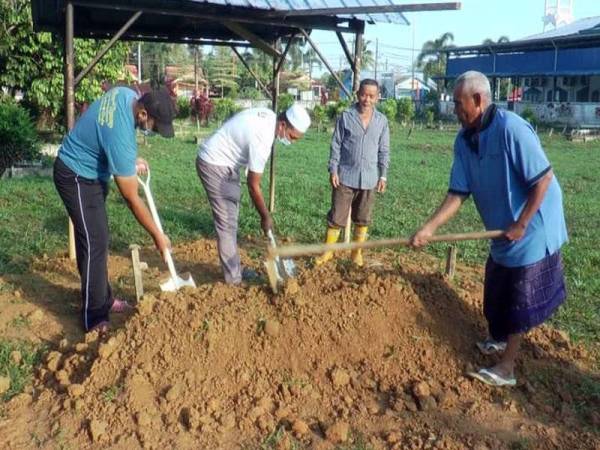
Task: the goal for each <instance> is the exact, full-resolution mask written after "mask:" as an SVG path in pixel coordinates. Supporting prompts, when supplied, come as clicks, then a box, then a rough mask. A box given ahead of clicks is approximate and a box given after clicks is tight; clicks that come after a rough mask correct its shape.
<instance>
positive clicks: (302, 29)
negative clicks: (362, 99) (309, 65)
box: [300, 28, 352, 98]
mask: <svg viewBox="0 0 600 450" xmlns="http://www.w3.org/2000/svg"><path fill="white" fill-rule="evenodd" d="M300 32H301V33H302V35H303V36H304V38H305V39H306V40H307V41H308V43H309V44H310V46H311V47H312V49H313V50H314V51H315V53H316V54H317V56H318V57H319V58H320V59H321V61H323V64H325V67H327V70H329V73H330V74H331V76H332V77H333V78H334V79H335V81H336V82H337V84H338V85H339V86H340V87H341V88H342V90H343V91H344V92H345V93H346V95H347V96H348V98H352V93H351V92H350V91H349V90H348V88H347V87H346V86H345V85H344V83H342V80H340V77H339V76H338V75H337V73H335V70H333V67H331V64H329V61H327V59H325V57H324V56H323V54H322V53H321V51H320V50H319V47H317V44H315V43H314V41H313V40H312V39H311V38H310V36H309V35H308V33H307V32H306V30H305V29H304V28H300Z"/></svg>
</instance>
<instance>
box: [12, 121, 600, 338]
mask: <svg viewBox="0 0 600 450" xmlns="http://www.w3.org/2000/svg"><path fill="white" fill-rule="evenodd" d="M329 139H330V135H329V134H327V133H317V132H315V131H311V132H309V133H308V135H307V136H306V138H305V139H303V140H302V141H301V142H299V143H297V144H295V145H293V146H291V147H287V148H283V149H281V148H278V150H280V151H278V152H277V158H276V160H277V163H276V169H277V181H276V186H277V201H276V212H275V214H274V220H275V224H276V229H277V232H278V234H279V235H281V236H286V235H287V236H291V237H293V238H294V239H295V240H296V241H300V242H315V241H320V240H321V239H322V238H323V234H324V229H325V214H326V213H327V210H328V208H329V202H330V188H329V184H328V175H327V159H328V156H329V150H328V145H329ZM453 139H454V133H453V132H449V131H431V130H423V131H419V130H415V131H414V132H413V133H412V135H411V136H410V138H409V139H407V130H406V129H403V128H398V129H396V130H395V131H394V132H393V135H392V155H391V158H392V162H391V168H390V172H389V174H388V183H389V189H388V192H386V193H385V194H384V195H381V196H380V197H379V199H378V203H377V206H376V210H375V219H374V224H373V227H372V228H371V237H372V238H383V237H395V236H408V235H409V234H410V233H411V232H412V231H414V230H415V228H416V227H417V226H418V225H419V224H420V223H421V222H422V221H423V220H425V219H426V218H427V217H428V215H429V214H430V213H431V212H432V210H433V209H434V208H435V207H436V206H437V204H438V203H439V201H440V200H441V199H442V198H443V196H444V195H445V192H446V186H447V179H448V171H449V168H450V164H451V161H452V142H453ZM542 140H543V143H544V147H545V149H546V150H547V153H548V155H549V158H550V160H551V162H552V164H553V166H554V170H555V173H556V174H557V176H558V178H559V181H560V183H561V185H562V188H563V191H564V194H565V208H566V214H567V224H568V228H569V232H570V243H569V244H568V245H567V246H566V247H565V248H564V251H563V255H564V260H565V266H566V271H567V276H568V287H569V291H570V296H569V300H568V304H567V306H566V307H564V308H562V309H561V312H560V313H559V314H558V316H557V317H556V318H555V323H556V324H558V325H559V326H560V327H561V328H563V329H565V330H567V331H568V332H569V333H570V334H571V335H572V336H573V337H574V338H576V339H583V340H585V341H587V342H592V341H596V340H597V336H598V332H599V331H600V280H599V277H598V276H597V274H598V267H599V266H600V249H599V247H600V233H599V230H600V201H599V200H600V185H599V183H598V182H597V177H598V174H599V173H600V143H598V142H592V143H572V142H568V141H566V140H565V139H564V138H563V137H561V136H557V135H554V136H553V137H548V136H542ZM148 143H149V145H147V146H144V147H141V149H140V153H141V155H142V156H144V157H146V158H147V159H148V161H149V162H150V164H151V167H152V169H153V172H152V174H153V191H154V195H155V199H156V203H157V206H158V209H159V212H160V214H161V217H162V219H163V225H164V228H165V230H166V232H167V233H168V234H169V235H170V237H171V240H172V241H173V242H174V243H175V244H179V243H181V242H183V241H186V240H192V239H196V238H198V237H200V236H213V235H214V232H213V228H212V222H211V216H210V210H209V208H208V204H207V201H206V197H205V195H204V193H203V191H202V188H201V185H200V182H199V180H198V178H197V175H196V171H195V167H194V159H195V153H196V148H195V145H194V143H193V141H192V139H191V138H189V139H182V138H178V139H175V140H172V141H169V140H164V139H161V138H158V137H157V138H151V139H149V140H148ZM113 191H114V189H113ZM264 192H268V181H267V180H266V179H265V183H264ZM109 198H110V200H109V202H108V208H109V216H110V227H111V231H112V243H111V245H112V248H113V250H114V251H124V250H125V249H126V248H127V246H128V245H129V244H130V243H132V242H138V243H141V244H144V245H150V243H151V241H150V239H149V238H148V237H147V236H145V234H144V232H143V231H142V229H141V228H140V227H139V226H138V225H137V223H136V222H135V220H134V218H133V216H132V215H131V214H130V213H129V211H128V209H127V208H126V206H125V204H124V203H123V201H122V200H121V199H120V196H119V195H118V194H117V193H116V192H112V194H111V196H110V197H109ZM0 223H1V224H2V226H1V227H0V273H6V272H23V271H26V270H27V267H28V262H29V260H30V259H31V257H33V256H36V255H42V254H44V253H46V254H49V255H52V254H56V253H57V252H64V250H65V239H66V237H65V233H66V218H65V213H64V210H63V206H62V204H61V203H60V200H59V198H58V196H57V194H56V193H55V191H54V187H53V184H52V181H51V179H49V178H28V179H20V180H3V181H0ZM482 229H483V227H482V224H481V222H480V220H479V219H478V216H477V214H476V211H475V209H474V207H473V203H472V201H469V202H468V203H467V204H466V205H465V207H463V210H462V211H461V213H460V214H459V216H457V217H456V218H455V219H454V220H453V221H452V222H451V223H450V224H448V226H447V227H446V228H445V229H444V230H443V231H446V232H458V231H461V232H464V231H478V230H482ZM259 234H260V228H259V220H258V216H257V214H256V213H255V212H254V210H253V208H252V207H251V206H250V203H249V197H248V195H247V193H244V196H243V204H242V209H241V214H240V236H242V237H243V236H246V235H256V236H257V235H259ZM404 251H406V250H404ZM428 251H429V252H432V253H434V254H437V255H439V256H442V255H443V254H444V252H445V246H443V245H437V246H432V247H431V248H430V249H428ZM459 252H460V253H459V257H460V260H461V261H462V262H467V263H469V264H483V263H484V261H485V258H486V244H485V243H483V242H477V243H462V244H460V247H459Z"/></svg>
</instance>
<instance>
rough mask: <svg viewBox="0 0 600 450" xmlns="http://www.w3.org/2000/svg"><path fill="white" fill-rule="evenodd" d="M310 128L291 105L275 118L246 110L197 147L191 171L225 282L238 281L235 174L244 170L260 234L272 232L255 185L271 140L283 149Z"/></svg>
mask: <svg viewBox="0 0 600 450" xmlns="http://www.w3.org/2000/svg"><path fill="white" fill-rule="evenodd" d="M309 126H310V117H309V115H308V113H307V112H306V110H305V109H304V108H303V107H301V106H300V105H292V106H291V107H290V108H289V109H288V110H287V111H286V112H284V113H281V114H279V115H278V116H277V115H276V114H275V113H274V112H273V111H271V110H270V109H267V108H250V109H246V110H244V111H242V112H240V113H238V114H236V115H235V116H233V117H232V118H230V119H229V120H228V121H227V122H225V123H224V124H223V126H221V128H219V129H218V130H217V131H215V133H213V134H212V135H211V136H210V137H209V138H208V139H207V140H206V141H204V142H203V143H202V144H201V145H200V149H199V151H198V157H197V159H196V169H197V171H198V176H199V177H200V180H201V181H202V185H203V186H204V189H205V191H206V195H207V196H208V201H209V203H210V206H211V208H212V212H213V219H214V224H215V229H216V232H217V245H218V250H219V259H220V260H221V267H222V268H223V275H224V277H225V282H226V283H231V284H238V283H240V282H241V281H242V267H241V263H240V254H239V252H238V248H237V228H238V214H239V207H240V196H241V188H240V169H241V168H242V167H247V168H248V177H247V181H248V192H249V193H250V198H251V199H252V202H253V203H254V206H255V208H256V210H257V211H258V214H259V215H260V219H261V220H260V224H261V228H262V229H263V231H264V232H265V234H266V233H267V232H268V231H269V230H270V229H272V228H273V221H272V219H271V215H270V214H269V211H268V210H267V207H266V205H265V201H264V197H263V195H262V191H261V189H260V180H261V178H262V174H263V171H264V168H265V165H266V163H267V160H268V159H269V156H270V155H271V149H272V147H273V142H274V140H275V138H277V140H278V141H279V142H280V143H281V144H283V145H289V144H291V143H292V142H294V141H296V140H298V139H300V138H301V137H302V136H303V135H304V133H305V132H306V130H307V129H308V127H309Z"/></svg>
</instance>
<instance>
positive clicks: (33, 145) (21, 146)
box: [0, 99, 40, 177]
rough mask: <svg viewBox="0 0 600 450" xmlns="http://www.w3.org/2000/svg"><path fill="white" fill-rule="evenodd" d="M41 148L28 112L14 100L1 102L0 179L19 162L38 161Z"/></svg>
mask: <svg viewBox="0 0 600 450" xmlns="http://www.w3.org/2000/svg"><path fill="white" fill-rule="evenodd" d="M39 147H40V146H39V142H38V137H37V133H36V131H35V127H34V125H33V122H32V121H31V118H30V117H29V114H28V112H27V111H26V110H25V109H24V108H22V107H21V106H19V105H17V104H16V103H15V102H14V101H13V100H12V99H8V101H6V100H3V101H0V177H1V176H2V174H3V173H4V171H5V170H6V169H7V168H9V167H10V166H12V165H13V163H15V162H17V161H21V160H24V159H25V160H32V159H37V158H38V157H39Z"/></svg>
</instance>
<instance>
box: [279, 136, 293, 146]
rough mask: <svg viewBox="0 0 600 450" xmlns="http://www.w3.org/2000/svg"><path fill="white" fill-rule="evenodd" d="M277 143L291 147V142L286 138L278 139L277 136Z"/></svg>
mask: <svg viewBox="0 0 600 450" xmlns="http://www.w3.org/2000/svg"><path fill="white" fill-rule="evenodd" d="M277 141H278V142H279V143H280V144H282V145H291V143H292V142H291V141H290V140H289V139H288V138H287V136H284V137H279V136H277Z"/></svg>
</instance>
